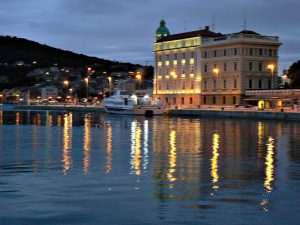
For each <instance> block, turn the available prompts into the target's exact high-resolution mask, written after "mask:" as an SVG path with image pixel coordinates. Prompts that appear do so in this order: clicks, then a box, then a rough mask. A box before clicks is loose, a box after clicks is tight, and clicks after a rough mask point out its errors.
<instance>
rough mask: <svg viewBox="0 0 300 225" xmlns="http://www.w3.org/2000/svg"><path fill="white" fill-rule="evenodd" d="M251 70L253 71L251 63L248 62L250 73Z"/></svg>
mask: <svg viewBox="0 0 300 225" xmlns="http://www.w3.org/2000/svg"><path fill="white" fill-rule="evenodd" d="M252 69H253V63H252V62H249V70H250V71H252Z"/></svg>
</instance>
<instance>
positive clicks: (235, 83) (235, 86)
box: [233, 80, 237, 88]
mask: <svg viewBox="0 0 300 225" xmlns="http://www.w3.org/2000/svg"><path fill="white" fill-rule="evenodd" d="M233 88H237V80H234V81H233Z"/></svg>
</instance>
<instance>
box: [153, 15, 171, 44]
mask: <svg viewBox="0 0 300 225" xmlns="http://www.w3.org/2000/svg"><path fill="white" fill-rule="evenodd" d="M169 35H170V31H169V29H168V28H167V27H166V21H164V20H161V21H160V26H159V28H157V29H156V32H155V39H156V40H159V39H161V38H164V37H167V36H169Z"/></svg>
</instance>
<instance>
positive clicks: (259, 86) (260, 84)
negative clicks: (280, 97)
mask: <svg viewBox="0 0 300 225" xmlns="http://www.w3.org/2000/svg"><path fill="white" fill-rule="evenodd" d="M258 88H259V89H261V88H262V81H261V80H259V81H258Z"/></svg>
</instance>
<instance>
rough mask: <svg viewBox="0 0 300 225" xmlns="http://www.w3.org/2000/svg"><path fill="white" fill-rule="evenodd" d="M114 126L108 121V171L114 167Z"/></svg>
mask: <svg viewBox="0 0 300 225" xmlns="http://www.w3.org/2000/svg"><path fill="white" fill-rule="evenodd" d="M112 136H113V133H112V126H111V124H110V123H109V122H108V123H107V137H106V140H107V144H106V154H107V156H106V173H110V172H111V169H112Z"/></svg>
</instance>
